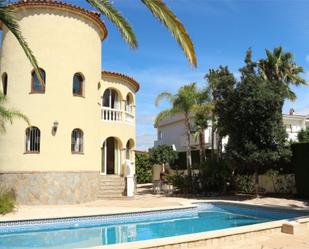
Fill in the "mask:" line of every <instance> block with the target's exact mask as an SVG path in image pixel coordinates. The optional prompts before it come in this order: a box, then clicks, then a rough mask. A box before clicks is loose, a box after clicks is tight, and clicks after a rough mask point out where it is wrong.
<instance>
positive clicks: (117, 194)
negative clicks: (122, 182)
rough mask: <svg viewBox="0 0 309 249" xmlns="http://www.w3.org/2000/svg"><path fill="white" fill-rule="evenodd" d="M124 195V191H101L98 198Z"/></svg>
mask: <svg viewBox="0 0 309 249" xmlns="http://www.w3.org/2000/svg"><path fill="white" fill-rule="evenodd" d="M121 196H123V193H118V192H117V193H114V192H107V193H104V194H103V193H101V194H98V196H97V198H98V199H102V198H108V197H121Z"/></svg>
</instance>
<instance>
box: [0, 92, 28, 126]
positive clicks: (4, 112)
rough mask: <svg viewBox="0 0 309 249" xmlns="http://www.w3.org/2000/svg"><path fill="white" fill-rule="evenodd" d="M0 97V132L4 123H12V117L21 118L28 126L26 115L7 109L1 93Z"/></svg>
mask: <svg viewBox="0 0 309 249" xmlns="http://www.w3.org/2000/svg"><path fill="white" fill-rule="evenodd" d="M0 99H1V100H2V101H1V105H0V132H5V123H6V122H10V123H13V119H15V118H19V119H23V120H24V121H25V122H26V123H27V124H28V125H29V126H30V120H29V119H28V117H27V116H26V115H24V114H23V113H21V112H19V111H17V110H14V109H8V108H6V107H5V106H4V102H5V101H6V98H5V97H4V95H3V94H2V93H0Z"/></svg>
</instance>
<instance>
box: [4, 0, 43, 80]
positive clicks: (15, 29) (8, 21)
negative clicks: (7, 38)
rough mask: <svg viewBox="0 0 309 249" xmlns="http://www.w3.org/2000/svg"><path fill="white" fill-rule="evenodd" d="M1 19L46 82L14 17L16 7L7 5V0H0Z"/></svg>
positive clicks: (39, 76)
mask: <svg viewBox="0 0 309 249" xmlns="http://www.w3.org/2000/svg"><path fill="white" fill-rule="evenodd" d="M0 21H1V22H2V23H3V24H4V25H5V26H6V27H7V28H8V30H9V31H11V32H12V34H13V35H14V36H15V37H16V39H17V41H18V42H19V44H20V46H21V47H22V49H23V50H24V53H25V54H26V56H27V57H28V59H29V61H30V63H31V65H32V66H33V68H34V71H35V73H36V74H37V76H38V80H39V81H40V82H41V84H42V85H43V84H45V82H44V81H43V78H42V75H41V72H40V70H39V66H38V62H37V60H36V58H35V56H34V55H33V53H32V51H31V49H30V48H29V46H28V43H27V42H26V40H25V39H24V37H23V35H22V33H21V31H20V28H19V25H18V23H17V21H16V19H15V17H14V9H13V8H12V7H10V6H7V5H6V1H5V0H0Z"/></svg>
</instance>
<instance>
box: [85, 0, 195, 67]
mask: <svg viewBox="0 0 309 249" xmlns="http://www.w3.org/2000/svg"><path fill="white" fill-rule="evenodd" d="M140 1H141V2H142V3H143V4H144V5H145V6H146V7H147V8H148V9H149V10H150V12H151V13H152V14H153V16H154V17H156V18H158V19H159V21H160V22H161V23H163V24H164V26H165V27H166V28H167V29H168V30H169V31H170V32H171V33H172V35H173V36H174V38H175V39H176V41H177V42H178V44H179V45H180V47H181V48H182V49H183V51H184V53H185V55H186V57H187V58H188V60H189V62H190V63H191V65H193V66H194V67H196V66H197V60H196V55H195V51H194V47H193V43H192V41H191V38H190V36H189V35H188V33H187V31H186V29H185V27H184V26H183V24H182V23H181V21H180V20H179V19H178V18H177V17H176V16H175V15H174V14H173V12H172V11H171V10H170V9H169V8H168V7H167V6H166V4H164V2H163V1H162V0H140ZM87 2H88V3H90V4H91V5H92V6H93V7H95V8H96V9H97V10H99V11H100V12H101V13H102V14H103V15H105V16H106V17H107V18H108V19H109V20H110V21H111V22H112V23H113V24H114V25H115V26H116V27H117V28H118V30H119V32H120V34H121V36H122V38H123V39H124V40H125V41H126V42H127V43H128V44H129V46H130V47H131V48H137V46H138V44H137V39H136V37H135V34H134V32H133V29H132V27H131V25H130V24H129V22H128V21H127V20H126V19H125V18H124V17H123V16H122V15H121V13H120V12H119V11H118V10H117V9H115V8H114V6H113V5H112V4H111V2H110V0H87Z"/></svg>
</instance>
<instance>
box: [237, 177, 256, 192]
mask: <svg viewBox="0 0 309 249" xmlns="http://www.w3.org/2000/svg"><path fill="white" fill-rule="evenodd" d="M235 185H236V189H237V190H238V191H241V192H244V193H253V192H254V189H255V181H254V178H253V175H237V176H236V177H235Z"/></svg>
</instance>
